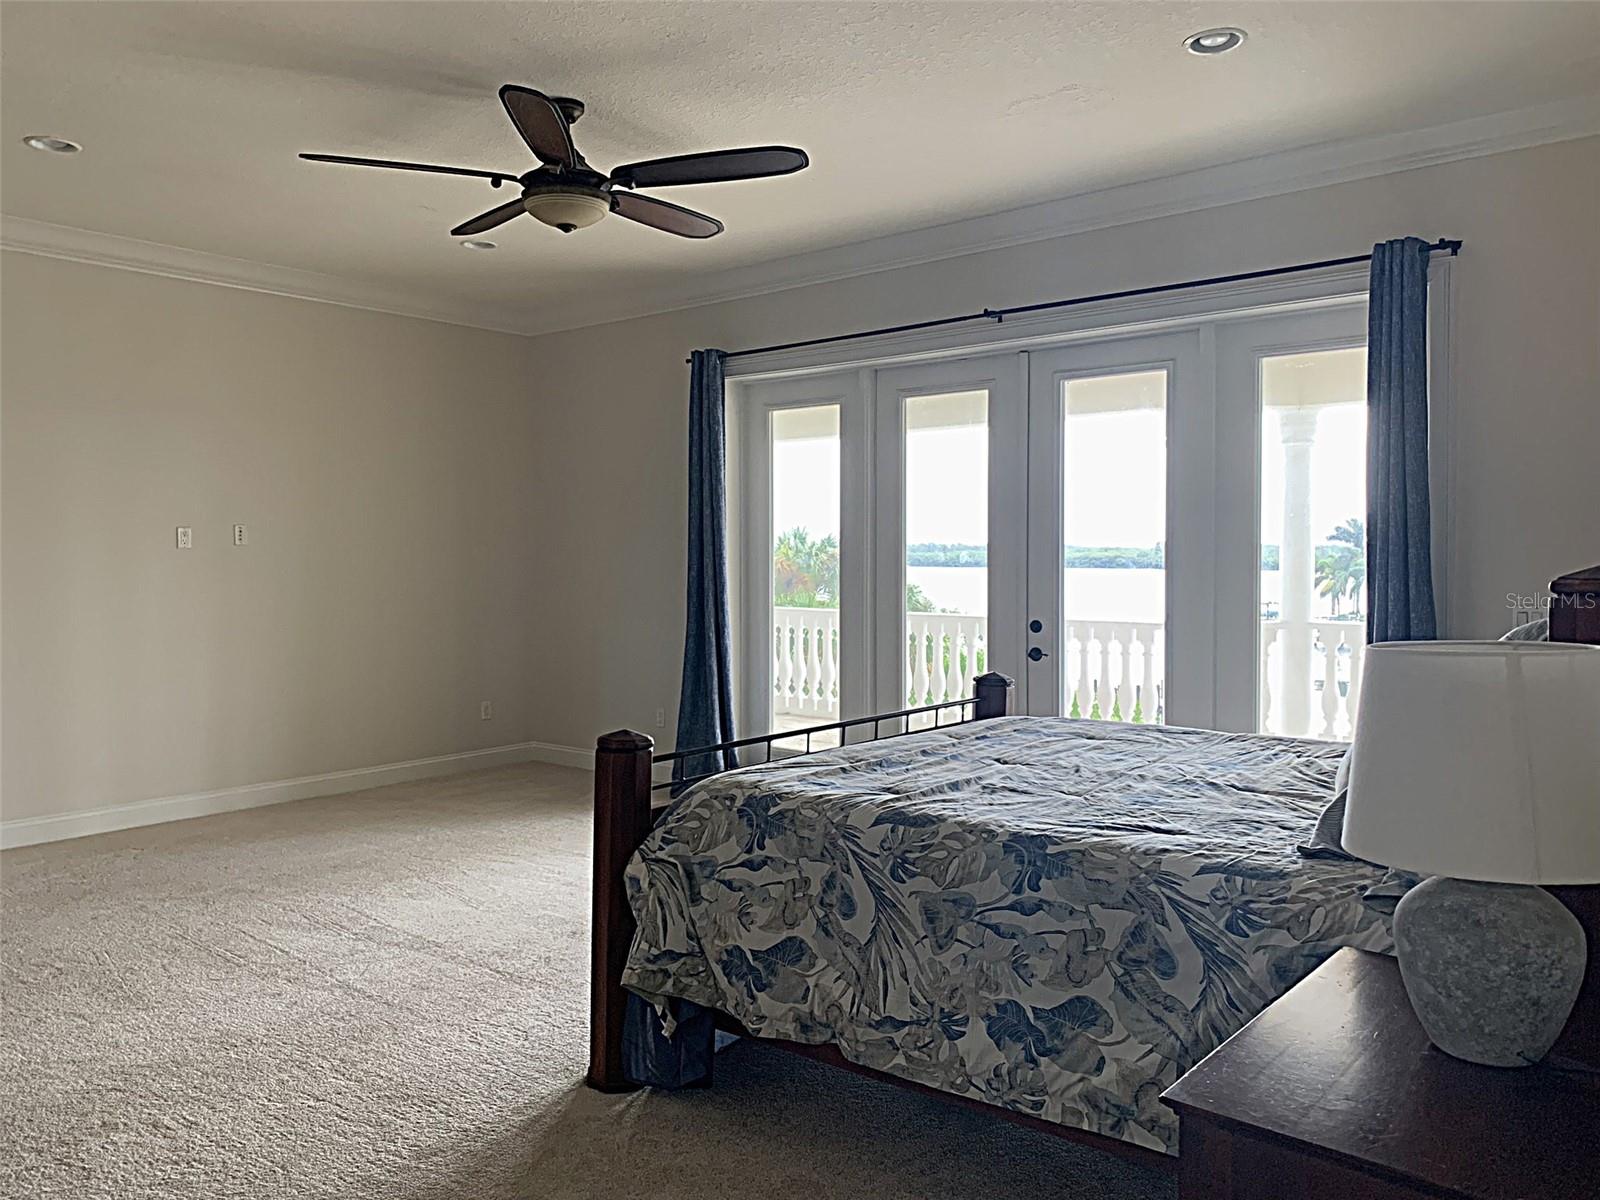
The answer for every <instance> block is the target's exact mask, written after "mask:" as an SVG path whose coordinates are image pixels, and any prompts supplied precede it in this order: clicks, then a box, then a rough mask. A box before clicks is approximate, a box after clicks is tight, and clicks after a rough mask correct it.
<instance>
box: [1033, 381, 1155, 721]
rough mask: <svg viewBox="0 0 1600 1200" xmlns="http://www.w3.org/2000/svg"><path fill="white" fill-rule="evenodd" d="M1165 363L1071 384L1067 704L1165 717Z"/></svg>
mask: <svg viewBox="0 0 1600 1200" xmlns="http://www.w3.org/2000/svg"><path fill="white" fill-rule="evenodd" d="M1167 382H1168V371H1167V369H1166V368H1164V367H1163V368H1157V369H1155V370H1149V371H1130V372H1126V373H1121V374H1114V375H1099V376H1089V377H1085V378H1078V379H1067V380H1062V381H1061V383H1060V384H1059V386H1060V389H1061V420H1062V431H1061V449H1062V473H1061V478H1062V515H1061V530H1062V545H1061V563H1062V584H1061V596H1062V620H1061V625H1060V633H1059V635H1058V637H1057V645H1058V646H1059V647H1060V652H1061V657H1062V658H1063V659H1064V660H1065V664H1066V666H1065V669H1063V670H1062V671H1061V672H1060V688H1061V692H1060V696H1059V699H1058V704H1059V711H1060V712H1062V713H1063V714H1065V715H1067V716H1072V717H1089V718H1091V719H1093V720H1104V721H1131V722H1133V723H1134V724H1159V723H1161V722H1162V721H1163V720H1164V719H1165V716H1166V708H1165V702H1164V693H1165V687H1166V624H1167V581H1166V540H1167Z"/></svg>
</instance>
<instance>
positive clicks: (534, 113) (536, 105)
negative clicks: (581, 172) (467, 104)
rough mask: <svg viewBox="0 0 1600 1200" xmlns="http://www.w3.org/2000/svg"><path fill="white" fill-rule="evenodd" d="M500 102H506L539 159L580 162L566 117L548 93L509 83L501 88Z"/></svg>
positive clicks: (549, 162) (570, 164) (568, 164)
mask: <svg viewBox="0 0 1600 1200" xmlns="http://www.w3.org/2000/svg"><path fill="white" fill-rule="evenodd" d="M500 103H501V104H504V105H505V106H506V115H507V116H508V117H510V118H511V123H512V124H513V125H515V126H516V127H517V132H518V133H520V134H521V135H522V140H523V141H525V142H527V143H528V149H530V150H532V151H533V152H534V154H536V155H538V158H539V161H540V162H542V163H544V164H545V165H546V166H550V167H573V166H576V165H577V164H578V162H579V159H578V152H577V150H576V149H575V148H574V147H573V145H572V131H571V130H569V129H568V128H567V118H566V117H564V116H562V115H561V110H560V109H559V108H557V107H556V106H555V105H554V104H553V103H552V102H551V100H550V97H549V96H546V95H545V94H544V93H543V92H536V91H534V90H533V89H532V88H528V87H521V86H520V85H518V84H515V83H508V84H506V85H504V86H503V87H502V88H501V89H500Z"/></svg>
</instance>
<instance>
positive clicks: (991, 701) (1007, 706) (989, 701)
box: [972, 671, 1015, 721]
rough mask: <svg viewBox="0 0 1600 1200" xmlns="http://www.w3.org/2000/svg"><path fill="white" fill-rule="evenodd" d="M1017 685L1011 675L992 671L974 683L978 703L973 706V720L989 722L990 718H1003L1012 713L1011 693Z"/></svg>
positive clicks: (973, 689) (973, 687)
mask: <svg viewBox="0 0 1600 1200" xmlns="http://www.w3.org/2000/svg"><path fill="white" fill-rule="evenodd" d="M1014 686H1015V683H1014V681H1013V680H1012V678H1011V676H1009V675H1002V674H1000V672H999V671H990V672H989V673H988V674H986V675H979V676H978V677H977V678H976V679H974V680H973V681H972V692H973V695H975V696H977V698H978V703H977V704H976V705H974V706H973V709H972V719H973V720H974V721H987V720H988V719H989V718H990V717H1003V716H1006V715H1007V714H1008V713H1010V711H1011V692H1012V689H1013V688H1014Z"/></svg>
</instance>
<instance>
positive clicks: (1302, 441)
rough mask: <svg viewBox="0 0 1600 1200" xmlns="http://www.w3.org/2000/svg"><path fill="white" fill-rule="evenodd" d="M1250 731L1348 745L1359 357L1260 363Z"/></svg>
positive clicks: (1361, 387) (1349, 353) (1317, 355)
mask: <svg viewBox="0 0 1600 1200" xmlns="http://www.w3.org/2000/svg"><path fill="white" fill-rule="evenodd" d="M1259 362H1260V379H1259V390H1260V396H1261V415H1260V421H1261V491H1260V525H1261V591H1260V604H1261V611H1260V616H1259V626H1260V645H1261V661H1260V669H1259V672H1258V681H1257V686H1258V688H1259V696H1258V702H1257V708H1256V712H1257V728H1258V729H1259V730H1261V731H1262V732H1264V733H1279V734H1287V735H1289V736H1291V737H1319V738H1338V739H1344V738H1348V737H1350V736H1351V734H1352V732H1353V731H1354V727H1355V714H1356V706H1357V703H1358V702H1359V699H1360V694H1361V660H1362V656H1363V654H1364V652H1365V650H1366V640H1367V638H1366V614H1365V612H1364V605H1365V597H1366V532H1365V521H1366V513H1367V488H1366V440H1367V405H1366V381H1367V352H1366V348H1365V347H1364V346H1349V347H1344V348H1340V349H1331V350H1313V351H1306V352H1301V353H1285V354H1269V355H1264V356H1262V357H1261V358H1260V360H1259Z"/></svg>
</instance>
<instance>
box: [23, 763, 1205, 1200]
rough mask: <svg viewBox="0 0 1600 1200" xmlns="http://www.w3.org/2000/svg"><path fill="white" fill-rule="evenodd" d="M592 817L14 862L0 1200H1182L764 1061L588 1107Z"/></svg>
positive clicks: (493, 789)
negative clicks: (692, 1087)
mask: <svg viewBox="0 0 1600 1200" xmlns="http://www.w3.org/2000/svg"><path fill="white" fill-rule="evenodd" d="M588 787H589V778H588V776H586V775H584V774H582V773H580V772H577V771H571V770H565V769H562V768H558V767H546V766H529V767H514V768H506V769H501V770H495V771H484V772H478V773H475V774H470V775H461V776H456V777H454V778H450V779H444V780H432V781H429V782H426V783H417V784H405V785H400V786H395V787H388V788H380V789H377V790H374V791H369V792H362V793H357V794H354V795H349V796H342V797H335V798H332V799H326V800H308V801H304V802H301V803H298V804H287V805H279V806H277V807H273V808H262V809H256V810H254V811H250V812H241V813H232V814H228V815H224V816H217V817H206V818H202V819H199V820H194V821H186V822H180V823H176V824H172V825H164V826H157V827H153V828H148V829H139V830H131V831H128V832H124V833H115V834H106V835H103V836H100V837H95V838H85V839H82V840H79V841H74V842H62V843H57V844H55V845H49V846H40V847H33V848H29V849H23V850H13V851H8V852H6V853H5V854H4V855H3V856H0V885H3V903H4V908H3V975H0V981H3V993H0V1003H3V1022H4V1024H3V1036H0V1072H3V1087H4V1096H3V1100H4V1113H3V1117H0V1134H3V1137H0V1143H3V1145H0V1155H3V1157H0V1195H4V1196H6V1197H58V1196H59V1197H72V1198H73V1200H89V1198H91V1197H117V1198H118V1200H152V1198H155V1197H176V1196H182V1197H204V1198H206V1200H221V1198H232V1197H240V1198H244V1197H248V1198H251V1200H256V1198H263V1200H265V1198H273V1200H276V1198H279V1197H285V1198H287V1197H294V1198H296V1200H309V1198H313V1197H330V1198H331V1197H337V1198H340V1200H433V1198H444V1197H462V1198H470V1200H510V1198H518V1200H521V1198H525V1197H573V1198H579V1197H624V1196H638V1197H646V1196H648V1197H662V1198H671V1197H706V1198H715V1197H740V1198H741V1200H749V1198H750V1197H752V1196H754V1197H787V1196H804V1197H834V1196H839V1197H851V1198H852V1200H854V1198H858V1197H867V1196H871V1197H891V1196H893V1197H913V1196H914V1197H935V1196H937V1197H951V1198H956V1197H984V1198H985V1200H996V1198H999V1197H1006V1196H1017V1197H1028V1198H1029V1200H1040V1198H1042V1197H1066V1198H1071V1200H1080V1198H1082V1200H1087V1198H1091V1197H1092V1198H1095V1200H1169V1198H1170V1197H1172V1196H1173V1195H1174V1191H1175V1189H1174V1187H1173V1184H1172V1182H1171V1180H1170V1179H1169V1178H1167V1177H1165V1176H1162V1175H1159V1174H1157V1173H1153V1172H1150V1171H1148V1170H1145V1169H1143V1168H1141V1167H1138V1166H1135V1165H1131V1164H1128V1163H1125V1162H1123V1161H1122V1160H1120V1159H1117V1158H1115V1157H1112V1156H1110V1155H1105V1154H1101V1153H1097V1152H1095V1151H1092V1150H1088V1149H1083V1148H1079V1147H1076V1146H1073V1145H1070V1144H1068V1143H1066V1142H1062V1141H1059V1140H1057V1139H1054V1138H1050V1137H1047V1136H1044V1135H1040V1134H1035V1133H1031V1132H1028V1131H1025V1130H1021V1129H1019V1128H1017V1127H1015V1126H1013V1125H1010V1124H1008V1123H1006V1122H1004V1121H1001V1120H997V1119H993V1118H989V1117H986V1116H984V1115H982V1114H976V1113H969V1112H965V1111H962V1110H959V1109H957V1108H955V1107H953V1106H949V1105H945V1104H942V1103H939V1102H937V1101H933V1100H929V1099H925V1098H922V1097H917V1096H913V1095H910V1094H909V1093H906V1092H904V1091H902V1090H900V1089H898V1088H894V1087H892V1086H889V1085H886V1084H880V1083H876V1082H873V1081H870V1080H865V1079H861V1078H857V1077H855V1076H852V1075H849V1074H847V1073H845V1072H842V1071H835V1070H831V1069H828V1068H825V1067H821V1066H817V1065H814V1064H811V1063H807V1062H803V1061H800V1060H797V1059H794V1058H793V1057H792V1056H789V1055H786V1054H784V1053H782V1052H781V1051H777V1050H774V1049H772V1048H770V1047H764V1046H761V1045H759V1044H753V1043H749V1042H743V1043H739V1044H738V1045H735V1046H734V1047H732V1048H730V1049H729V1050H727V1051H726V1052H724V1054H723V1055H721V1056H720V1058H719V1060H718V1073H717V1086H716V1087H715V1088H713V1089H711V1090H709V1091H691V1092H684V1093H679V1094H676V1095H672V1094H664V1093H649V1092H640V1093H635V1094H633V1095H629V1096H621V1097H608V1096H601V1095H598V1094H596V1093H594V1092H591V1091H588V1090H587V1089H585V1088H584V1087H583V1086H582V1083H581V1080H582V1075H583V1069H584V1058H585V1028H584V1026H585V1020H586V1010H587V1003H588V998H587V983H586V974H587V970H588V959H587V953H588V950H587V942H586V937H587V929H586V924H587V908H588V886H589V870H588V849H589V846H588V840H589V815H588Z"/></svg>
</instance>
